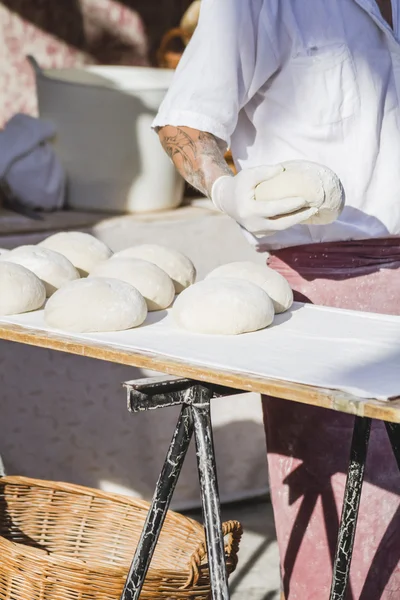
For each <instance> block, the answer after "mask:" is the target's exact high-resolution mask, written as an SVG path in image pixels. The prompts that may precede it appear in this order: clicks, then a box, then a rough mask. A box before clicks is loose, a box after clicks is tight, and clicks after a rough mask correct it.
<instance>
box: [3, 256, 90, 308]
mask: <svg viewBox="0 0 400 600" xmlns="http://www.w3.org/2000/svg"><path fill="white" fill-rule="evenodd" d="M1 260H6V261H7V262H13V263H16V264H18V265H22V266H23V267H25V268H26V269H29V270H30V271H32V272H33V273H35V275H36V276H37V277H39V279H41V280H42V281H43V283H44V285H45V288H46V295H47V297H49V296H51V295H52V294H54V292H55V291H56V290H58V288H60V287H61V286H63V285H65V284H66V283H68V282H69V281H73V280H74V279H79V273H78V271H77V270H76V269H75V267H74V265H73V264H72V263H70V261H69V260H68V259H67V258H65V256H63V255H62V254H59V253H58V252H53V250H49V249H48V248H39V247H38V246H19V248H14V250H11V252H9V253H8V254H4V255H1V256H0V261H1Z"/></svg>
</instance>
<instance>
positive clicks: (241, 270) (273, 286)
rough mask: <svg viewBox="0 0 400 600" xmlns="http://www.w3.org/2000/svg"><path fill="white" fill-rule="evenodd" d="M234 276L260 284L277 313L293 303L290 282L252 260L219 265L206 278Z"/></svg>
mask: <svg viewBox="0 0 400 600" xmlns="http://www.w3.org/2000/svg"><path fill="white" fill-rule="evenodd" d="M224 277H234V278H236V279H245V280H247V281H251V282H252V283H254V284H256V285H258V286H260V287H261V288H262V289H263V290H264V291H265V292H266V293H267V294H268V296H269V297H270V298H271V300H272V302H273V303H274V309H275V312H276V313H282V312H285V310H288V309H289V308H290V307H291V306H292V304H293V292H292V288H291V287H290V285H289V282H288V281H286V279H285V278H284V277H283V276H282V275H281V274H280V273H277V272H276V271H274V270H273V269H271V268H270V267H267V266H266V265H259V264H256V263H252V262H250V261H243V262H232V263H228V264H226V265H222V266H220V267H217V268H216V269H214V270H213V271H211V273H209V274H208V275H207V278H206V279H213V278H217V279H221V278H224Z"/></svg>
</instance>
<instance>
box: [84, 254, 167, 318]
mask: <svg viewBox="0 0 400 600" xmlns="http://www.w3.org/2000/svg"><path fill="white" fill-rule="evenodd" d="M92 276H93V277H113V278H114V279H120V280H121V281H126V282H127V283H130V284H131V285H133V287H135V288H136V289H137V290H139V292H140V293H141V294H142V296H143V297H144V299H145V300H146V303H147V308H148V310H162V309H164V308H168V306H170V305H171V304H172V301H173V299H174V296H175V288H174V284H173V283H172V279H171V277H169V275H167V274H166V272H165V271H163V270H162V269H160V267H157V265H154V264H153V263H150V262H148V261H147V260H142V259H140V258H129V257H123V256H122V257H117V258H112V259H111V260H107V261H106V262H104V263H101V264H99V265H97V266H96V267H95V268H94V269H93V271H92V272H91V274H90V277H92Z"/></svg>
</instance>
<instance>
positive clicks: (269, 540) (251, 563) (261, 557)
mask: <svg viewBox="0 0 400 600" xmlns="http://www.w3.org/2000/svg"><path fill="white" fill-rule="evenodd" d="M186 514H188V515H189V516H191V517H192V518H195V519H198V520H201V514H200V513H199V512H191V513H186ZM222 517H223V519H224V520H225V521H227V520H229V519H236V520H238V521H240V522H241V523H242V524H243V528H244V535H243V540H242V544H241V548H240V552H239V564H238V567H237V569H236V572H235V573H234V574H233V575H232V577H231V580H230V589H231V594H232V596H231V598H232V600H279V597H280V595H279V568H278V548H277V544H276V538H275V528H274V521H273V516H272V507H271V504H270V502H269V501H268V499H264V500H257V501H252V502H243V503H240V504H232V505H230V506H225V507H223V512H222Z"/></svg>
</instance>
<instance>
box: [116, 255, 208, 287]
mask: <svg viewBox="0 0 400 600" xmlns="http://www.w3.org/2000/svg"><path fill="white" fill-rule="evenodd" d="M114 256H115V257H119V256H130V257H133V258H142V259H143V260H147V261H149V262H151V263H154V264H155V265H157V267H160V269H162V270H163V271H165V272H166V273H167V274H168V275H169V276H170V277H171V279H172V281H173V282H174V286H175V292H176V293H177V294H180V293H181V292H182V291H183V290H184V289H186V288H187V287H189V285H192V283H194V282H195V279H196V269H195V267H194V264H193V263H192V261H191V260H189V259H188V257H187V256H185V255H184V254H182V253H181V252H178V251H177V250H172V248H166V247H165V246H159V245H157V244H142V245H140V246H131V247H130V248H126V249H125V250H121V251H120V252H117V253H116V254H114Z"/></svg>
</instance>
